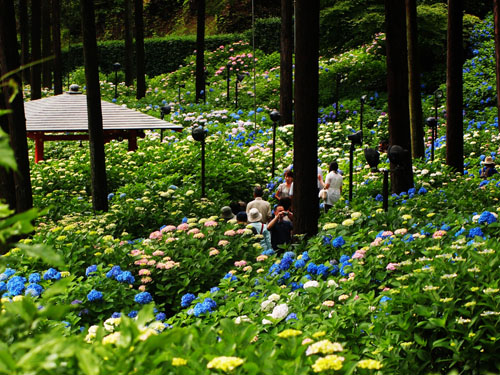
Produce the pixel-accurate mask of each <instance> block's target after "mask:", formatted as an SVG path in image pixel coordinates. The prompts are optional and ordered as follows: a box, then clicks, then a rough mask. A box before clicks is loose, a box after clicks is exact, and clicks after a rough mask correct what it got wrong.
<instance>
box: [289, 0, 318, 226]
mask: <svg viewBox="0 0 500 375" xmlns="http://www.w3.org/2000/svg"><path fill="white" fill-rule="evenodd" d="M295 6H296V25H297V34H296V38H297V39H296V42H297V44H296V52H295V131H294V135H293V141H294V157H293V166H294V174H295V179H294V184H293V186H294V187H293V207H294V227H293V228H294V232H295V233H296V234H305V235H306V236H312V235H314V234H316V233H317V232H318V217H319V205H318V182H317V177H318V176H317V164H318V100H319V99H318V96H319V95H318V90H319V76H318V70H319V64H318V58H319V1H318V0H315V1H310V0H297V1H296V5H295Z"/></svg>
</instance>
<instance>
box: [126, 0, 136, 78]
mask: <svg viewBox="0 0 500 375" xmlns="http://www.w3.org/2000/svg"><path fill="white" fill-rule="evenodd" d="M131 1H132V0H124V13H125V14H124V17H123V19H124V25H125V27H124V29H125V35H124V36H125V58H124V60H125V85H126V86H131V85H132V84H133V83H134V42H133V33H132V3H131Z"/></svg>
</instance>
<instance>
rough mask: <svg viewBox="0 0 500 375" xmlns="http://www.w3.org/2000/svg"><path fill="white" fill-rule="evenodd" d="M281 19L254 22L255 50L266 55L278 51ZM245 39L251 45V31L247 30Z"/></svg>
mask: <svg viewBox="0 0 500 375" xmlns="http://www.w3.org/2000/svg"><path fill="white" fill-rule="evenodd" d="M280 33H281V18H279V17H271V18H260V19H256V20H255V48H258V49H260V50H261V51H263V52H264V53H266V54H270V53H273V52H279V51H280ZM244 35H245V39H246V40H247V41H249V42H250V44H252V30H251V29H250V30H247V31H246V32H245V33H244Z"/></svg>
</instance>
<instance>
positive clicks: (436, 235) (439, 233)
mask: <svg viewBox="0 0 500 375" xmlns="http://www.w3.org/2000/svg"><path fill="white" fill-rule="evenodd" d="M446 233H447V232H446V231H445V230H437V231H435V232H434V234H433V235H432V238H435V239H439V238H443V237H444V236H445V235H446Z"/></svg>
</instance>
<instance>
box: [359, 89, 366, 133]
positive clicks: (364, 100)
mask: <svg viewBox="0 0 500 375" xmlns="http://www.w3.org/2000/svg"><path fill="white" fill-rule="evenodd" d="M359 101H360V104H361V105H360V108H359V130H360V131H361V135H363V110H364V107H365V102H366V95H363V96H362V97H361V98H359Z"/></svg>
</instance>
